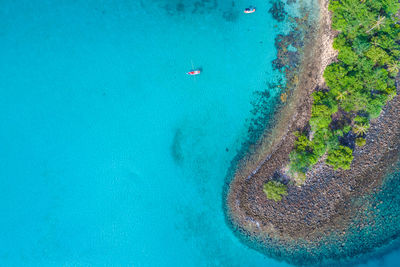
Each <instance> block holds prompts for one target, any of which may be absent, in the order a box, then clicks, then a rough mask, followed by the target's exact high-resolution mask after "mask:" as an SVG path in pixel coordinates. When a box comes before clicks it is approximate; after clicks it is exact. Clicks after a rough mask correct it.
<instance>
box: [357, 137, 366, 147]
mask: <svg viewBox="0 0 400 267" xmlns="http://www.w3.org/2000/svg"><path fill="white" fill-rule="evenodd" d="M365 143H366V141H365V139H364V138H362V137H359V138H357V139H356V145H357V146H365Z"/></svg>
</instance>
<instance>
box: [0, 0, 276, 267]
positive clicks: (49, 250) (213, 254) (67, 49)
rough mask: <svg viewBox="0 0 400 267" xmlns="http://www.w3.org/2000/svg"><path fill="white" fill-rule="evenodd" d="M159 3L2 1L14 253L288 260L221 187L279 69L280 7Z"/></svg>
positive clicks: (2, 252)
mask: <svg viewBox="0 0 400 267" xmlns="http://www.w3.org/2000/svg"><path fill="white" fill-rule="evenodd" d="M146 2H148V1H143V3H140V2H139V1H112V2H110V1H70V0H65V1H56V2H55V1H2V8H1V9H0V37H1V43H0V48H1V49H0V58H1V62H0V90H1V91H0V129H1V131H0V148H1V149H0V158H1V160H0V177H1V180H0V199H1V201H0V211H1V219H0V261H1V264H0V265H4V266H7V265H8V266H10V265H14V266H28V265H53V266H61V265H69V266H75V265H82V266H84V265H107V264H114V265H131V264H133V265H134V266H205V265H210V266H217V265H224V266H236V265H238V266H263V265H264V266H265V264H269V265H271V266H281V264H278V263H276V262H274V261H272V260H270V259H266V258H265V257H264V256H262V255H261V254H259V253H257V252H254V251H252V250H250V249H247V248H246V247H245V246H244V245H242V244H240V243H239V241H238V240H237V239H236V237H234V236H233V234H232V233H231V231H230V230H229V228H227V226H226V225H225V222H224V217H223V212H222V199H221V198H222V188H223V182H224V176H225V174H226V170H227V169H228V167H229V162H230V160H231V159H232V157H233V156H234V155H235V153H236V150H237V149H238V148H239V146H240V144H241V142H242V141H243V140H244V138H245V136H246V131H247V128H246V122H245V120H246V118H249V117H250V109H251V105H250V102H251V100H252V99H253V93H254V92H255V91H256V90H262V89H264V87H265V86H266V85H265V82H266V81H267V80H270V79H272V77H273V76H272V70H271V66H270V61H271V60H272V59H273V57H274V55H275V48H274V46H273V39H274V35H275V32H274V27H273V26H274V24H273V23H272V19H271V18H270V15H269V13H268V12H266V11H267V10H268V8H269V6H268V4H267V3H264V1H256V2H255V3H254V4H257V7H258V9H259V10H260V12H258V13H256V14H254V15H253V16H251V17H250V16H244V15H242V12H241V10H242V8H244V7H245V6H246V5H247V3H245V2H243V1H242V2H240V1H236V2H235V6H234V7H232V5H231V3H230V2H229V3H220V2H218V3H217V5H218V6H217V8H216V9H215V10H209V7H212V6H213V3H211V2H210V3H207V2H206V3H205V4H206V5H205V7H200V8H198V10H197V11H196V12H195V13H194V14H193V13H192V10H193V9H194V5H193V4H187V5H186V7H185V11H180V12H178V11H176V12H174V13H173V14H170V13H171V12H170V11H171V10H169V9H168V10H167V9H165V8H164V7H165V5H167V4H170V5H171V3H172V7H175V4H176V3H173V1H172V2H171V1H153V2H151V3H146ZM188 3H191V2H190V1H189V2H188ZM206 11H207V12H206ZM262 11H263V12H262ZM192 64H193V65H194V66H195V67H202V68H203V74H202V75H200V76H199V77H196V78H194V77H189V76H187V75H185V72H186V71H188V70H189V69H191V68H192ZM226 150H228V151H226Z"/></svg>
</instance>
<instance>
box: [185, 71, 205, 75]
mask: <svg viewBox="0 0 400 267" xmlns="http://www.w3.org/2000/svg"><path fill="white" fill-rule="evenodd" d="M200 73H201V71H200V70H191V71H189V72H186V74H188V75H198V74H200Z"/></svg>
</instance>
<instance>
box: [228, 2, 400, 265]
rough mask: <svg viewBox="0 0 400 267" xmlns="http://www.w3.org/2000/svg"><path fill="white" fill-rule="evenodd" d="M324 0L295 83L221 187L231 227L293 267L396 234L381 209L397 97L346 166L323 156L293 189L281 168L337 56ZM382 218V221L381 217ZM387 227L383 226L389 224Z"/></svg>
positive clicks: (399, 132)
mask: <svg viewBox="0 0 400 267" xmlns="http://www.w3.org/2000/svg"><path fill="white" fill-rule="evenodd" d="M328 6H329V0H319V18H318V22H317V25H316V26H315V27H314V28H313V36H311V37H310V38H308V41H307V42H306V43H305V45H304V50H303V52H302V53H303V56H302V60H301V64H300V69H299V74H298V82H297V83H296V84H295V88H294V89H293V91H292V92H291V94H290V96H289V98H288V101H287V103H286V105H285V106H283V107H282V108H281V110H280V112H279V113H277V115H276V118H275V121H276V122H277V123H275V125H274V127H273V129H270V130H269V131H268V132H266V133H265V134H264V135H263V136H262V138H261V139H260V140H259V142H258V143H257V144H256V145H255V149H254V151H253V152H251V153H248V154H247V155H246V156H244V157H243V158H242V159H241V160H240V161H239V162H235V166H234V169H235V171H234V174H233V177H232V178H231V181H230V185H229V186H228V189H227V190H226V191H227V192H226V215H227V218H228V221H229V222H230V224H231V226H232V228H233V229H234V231H235V232H236V233H237V234H238V236H239V237H240V238H241V239H242V240H243V241H244V242H246V243H247V244H249V245H250V246H251V247H253V248H255V249H257V250H259V251H261V252H262V253H265V254H266V255H268V256H271V257H274V258H276V259H279V260H285V261H288V262H290V263H293V264H296V265H310V264H330V263H332V262H336V261H344V262H348V261H349V260H351V259H356V258H360V257H362V256H363V255H365V254H368V253H372V252H376V249H377V248H378V247H382V246H385V245H387V244H389V243H390V242H391V241H393V240H395V239H396V238H397V236H398V235H399V234H400V229H398V227H394V228H390V227H389V228H390V229H391V230H390V231H389V230H387V231H385V230H384V228H385V227H386V226H388V225H391V224H395V223H397V222H398V218H397V217H396V216H397V215H396V214H391V212H389V210H387V209H384V208H383V207H384V206H385V204H387V203H384V202H385V200H382V199H380V200H379V201H377V199H378V198H376V197H375V196H376V195H379V194H384V185H385V182H386V181H387V179H386V177H387V175H388V174H389V173H391V172H393V170H394V169H395V168H396V167H397V162H398V160H399V155H400V120H399V118H400V97H399V96H394V97H393V99H391V100H390V101H389V102H388V103H387V105H386V106H385V107H384V109H383V111H382V112H381V113H380V115H379V116H378V117H377V118H374V119H371V121H370V127H369V129H368V132H367V134H365V136H364V137H365V140H366V144H365V145H364V146H354V148H353V153H352V156H353V157H354V158H353V161H352V163H351V166H350V168H349V169H347V170H344V169H340V168H338V169H336V170H335V168H333V167H332V166H330V165H328V164H327V163H326V155H325V156H323V157H321V158H320V159H319V160H318V162H317V163H316V164H315V165H313V166H312V168H309V169H308V170H307V172H306V179H305V181H304V183H303V184H302V185H301V186H300V185H299V184H298V183H296V182H295V181H294V180H295V179H296V177H293V175H290V174H289V173H288V170H287V169H288V165H289V164H290V157H289V155H290V153H291V151H293V149H294V148H295V142H296V140H297V137H296V136H295V134H294V133H295V132H297V131H304V129H306V128H307V127H309V121H310V117H311V110H312V105H313V97H312V93H313V92H315V91H320V90H327V89H328V88H327V85H326V82H325V79H324V76H323V74H324V70H325V68H326V67H327V66H328V65H329V64H331V63H332V62H336V61H337V51H336V50H335V49H333V41H334V38H335V37H336V36H337V35H338V32H336V31H334V30H332V27H331V25H332V21H331V16H332V13H331V12H330V11H329V10H328ZM272 180H274V181H279V182H280V183H282V184H285V185H286V186H287V195H284V196H283V197H282V200H281V201H274V200H271V199H269V198H267V196H266V194H265V192H263V185H265V184H266V183H267V182H268V181H272ZM382 218H384V219H382ZM389 228H388V229H389Z"/></svg>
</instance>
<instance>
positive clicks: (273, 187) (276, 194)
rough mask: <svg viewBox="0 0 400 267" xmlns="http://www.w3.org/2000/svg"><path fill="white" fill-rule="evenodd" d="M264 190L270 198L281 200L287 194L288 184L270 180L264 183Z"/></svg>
mask: <svg viewBox="0 0 400 267" xmlns="http://www.w3.org/2000/svg"><path fill="white" fill-rule="evenodd" d="M263 191H264V193H265V195H266V196H267V198H268V199H272V200H274V201H281V200H282V196H286V195H287V194H288V193H287V186H286V185H284V184H282V183H281V182H277V181H269V182H268V183H266V184H264V187H263Z"/></svg>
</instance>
